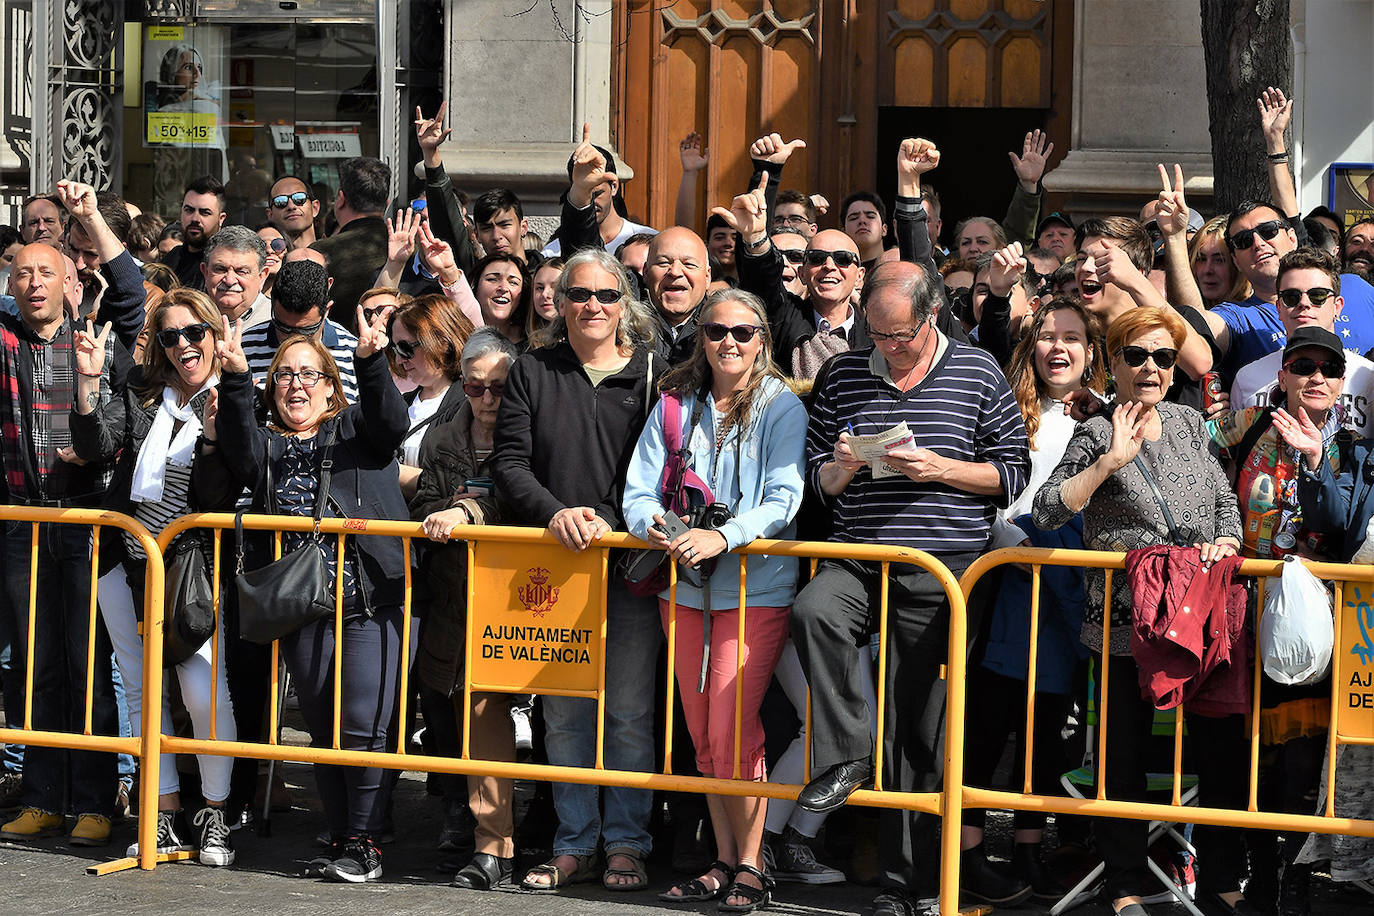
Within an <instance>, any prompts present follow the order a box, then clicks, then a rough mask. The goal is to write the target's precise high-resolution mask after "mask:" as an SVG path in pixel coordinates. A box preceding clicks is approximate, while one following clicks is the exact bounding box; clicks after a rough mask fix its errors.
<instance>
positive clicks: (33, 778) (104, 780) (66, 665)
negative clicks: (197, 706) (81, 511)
mask: <svg viewBox="0 0 1374 916" xmlns="http://www.w3.org/2000/svg"><path fill="white" fill-rule="evenodd" d="M31 532H32V527H31V526H30V525H29V524H27V523H19V522H6V523H5V570H6V572H7V575H6V576H5V583H4V592H5V598H6V601H5V602H4V603H5V604H7V605H8V608H7V610H8V612H9V613H10V614H11V620H12V621H13V622H12V626H13V627H14V643H13V646H12V655H11V658H10V664H11V671H12V672H13V674H14V676H15V677H17V678H18V679H19V680H20V682H21V684H22V682H23V680H24V676H25V661H26V656H27V652H28V643H29V641H30V639H31V640H32V642H33V659H34V671H33V695H32V698H31V702H32V704H33V728H34V729H35V730H37V731H54V732H68V733H80V732H81V731H82V729H83V727H84V720H85V707H86V652H87V648H88V643H89V641H90V640H91V639H94V640H95V674H94V678H93V680H94V683H93V686H92V691H91V733H92V734H95V735H110V736H113V735H118V734H119V717H118V713H117V712H116V710H115V701H114V689H113V685H112V683H111V672H110V669H111V664H110V659H111V657H112V652H113V650H112V649H111V648H110V638H109V636H108V635H107V634H106V633H105V627H104V624H102V623H101V622H100V618H99V616H98V615H97V617H96V629H95V632H94V633H91V632H90V626H89V621H90V607H91V604H90V602H91V532H90V529H88V528H85V527H82V526H80V525H47V524H45V525H41V526H39V531H38V581H37V582H36V583H34V587H35V588H36V589H37V603H36V607H37V612H36V613H35V615H34V631H33V632H32V633H30V632H29V623H28V608H29V597H28V596H29V558H30V551H31V549H32V548H31V545H30V537H31ZM18 712H19V715H18V717H17V718H18V719H19V720H20V721H21V722H22V717H23V706H22V704H21V705H20V707H19V711H18ZM24 763H25V767H24V795H23V804H24V806H25V807H32V808H41V809H43V810H44V811H53V812H62V811H63V796H64V793H67V794H68V797H69V798H70V799H71V812H72V813H75V814H102V815H105V816H106V817H109V816H110V815H111V814H112V813H113V812H114V796H115V780H116V775H115V773H116V770H115V755H114V754H110V753H105V752H101V751H70V750H66V749H64V748H57V747H39V746H38V745H29V746H28V747H27V748H26V750H25V752H24Z"/></svg>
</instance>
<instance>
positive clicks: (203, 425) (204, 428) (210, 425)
mask: <svg viewBox="0 0 1374 916" xmlns="http://www.w3.org/2000/svg"><path fill="white" fill-rule="evenodd" d="M218 419H219V389H218V388H211V389H210V394H209V396H207V397H206V399H205V419H203V420H201V421H200V432H201V435H202V436H204V437H205V441H206V442H215V441H217V440H218V439H219V433H218V432H217V431H216V429H215V421H216V420H218Z"/></svg>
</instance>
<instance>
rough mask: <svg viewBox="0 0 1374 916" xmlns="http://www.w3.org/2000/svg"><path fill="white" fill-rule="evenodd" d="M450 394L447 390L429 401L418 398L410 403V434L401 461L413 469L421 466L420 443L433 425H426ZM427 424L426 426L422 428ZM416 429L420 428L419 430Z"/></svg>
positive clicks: (404, 445) (403, 443)
mask: <svg viewBox="0 0 1374 916" xmlns="http://www.w3.org/2000/svg"><path fill="white" fill-rule="evenodd" d="M447 393H448V389H445V390H443V391H441V392H439V393H438V394H436V395H435V396H434V397H432V398H430V399H429V400H427V401H426V400H425V399H424V398H422V397H419V396H418V395H417V396H416V398H415V400H413V401H411V402H410V411H409V414H410V432H409V433H407V434H406V438H405V441H404V442H402V443H401V461H402V462H403V463H404V464H408V465H410V466H411V467H418V466H419V464H420V442H421V441H422V440H423V439H424V438H425V433H427V432H429V428H430V427H431V426H433V425H434V424H433V423H425V421H426V420H428V419H429V418H430V417H432V416H434V415H435V414H436V413H438V412H439V405H440V404H442V403H443V402H444V395H445V394H447ZM421 423H425V425H424V426H420V424H421ZM416 427H419V428H418V429H417V428H416Z"/></svg>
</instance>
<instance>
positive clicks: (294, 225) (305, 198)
mask: <svg viewBox="0 0 1374 916" xmlns="http://www.w3.org/2000/svg"><path fill="white" fill-rule="evenodd" d="M319 215H320V202H319V201H318V200H316V199H315V195H314V194H312V193H311V192H310V186H309V185H308V184H306V183H305V182H304V181H302V180H301V179H299V178H297V177H296V176H294V175H284V176H283V177H281V178H278V179H277V180H276V182H275V183H274V184H273V185H272V191H271V193H270V195H269V196H268V198H267V221H268V222H269V223H271V224H272V225H273V226H274V227H276V230H277V231H278V232H280V233H281V234H282V237H283V238H285V239H286V244H287V247H288V248H291V249H295V248H309V247H310V246H311V245H313V244H315V220H316V218H318V217H319Z"/></svg>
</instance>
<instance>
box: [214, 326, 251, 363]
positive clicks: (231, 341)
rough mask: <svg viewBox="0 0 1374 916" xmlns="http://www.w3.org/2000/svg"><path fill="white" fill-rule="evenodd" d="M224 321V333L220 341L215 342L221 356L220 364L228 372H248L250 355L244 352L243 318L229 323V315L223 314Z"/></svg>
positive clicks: (217, 352)
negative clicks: (231, 323)
mask: <svg viewBox="0 0 1374 916" xmlns="http://www.w3.org/2000/svg"><path fill="white" fill-rule="evenodd" d="M221 320H222V321H223V322H224V328H223V333H222V334H221V335H220V339H219V342H218V343H216V344H215V353H216V354H217V355H218V356H219V362H220V365H221V366H223V367H224V370H225V371H226V372H247V371H248V357H247V355H245V354H244V352H243V319H242V318H240V319H239V320H238V321H235V322H234V323H233V325H230V324H229V316H228V315H223V316H221Z"/></svg>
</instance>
